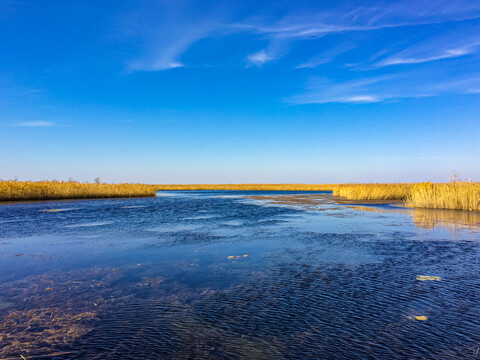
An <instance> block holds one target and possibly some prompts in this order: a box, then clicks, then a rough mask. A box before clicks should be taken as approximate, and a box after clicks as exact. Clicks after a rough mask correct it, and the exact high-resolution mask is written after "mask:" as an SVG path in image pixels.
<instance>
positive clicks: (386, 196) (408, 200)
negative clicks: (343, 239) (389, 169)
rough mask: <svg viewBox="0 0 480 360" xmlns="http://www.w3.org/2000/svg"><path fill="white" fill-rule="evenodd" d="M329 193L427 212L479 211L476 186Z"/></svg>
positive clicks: (356, 188)
mask: <svg viewBox="0 0 480 360" xmlns="http://www.w3.org/2000/svg"><path fill="white" fill-rule="evenodd" d="M333 194H334V195H336V196H342V197H345V198H347V199H352V200H403V201H404V202H405V204H406V205H407V206H410V207H416V208H429V209H451V210H469V211H479V210H480V183H474V182H462V181H452V182H449V183H430V182H427V183H414V184H412V183H407V184H348V185H338V186H337V187H335V188H334V189H333Z"/></svg>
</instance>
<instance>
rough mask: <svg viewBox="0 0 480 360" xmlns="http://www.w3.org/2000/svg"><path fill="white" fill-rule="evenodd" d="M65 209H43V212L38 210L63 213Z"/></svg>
mask: <svg viewBox="0 0 480 360" xmlns="http://www.w3.org/2000/svg"><path fill="white" fill-rule="evenodd" d="M65 210H66V209H45V210H40V211H42V212H60V211H65Z"/></svg>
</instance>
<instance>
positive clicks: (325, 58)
mask: <svg viewBox="0 0 480 360" xmlns="http://www.w3.org/2000/svg"><path fill="white" fill-rule="evenodd" d="M353 48H355V45H354V44H351V43H342V44H340V45H338V46H335V47H333V48H330V49H328V50H325V51H323V52H321V53H320V54H317V55H315V56H314V57H312V58H310V59H309V60H307V61H306V62H304V63H302V64H300V65H297V66H296V68H297V69H304V68H315V67H317V66H320V65H322V64H327V63H329V62H332V61H334V60H335V58H336V57H337V56H339V55H341V54H344V53H346V52H348V51H350V50H352V49H353Z"/></svg>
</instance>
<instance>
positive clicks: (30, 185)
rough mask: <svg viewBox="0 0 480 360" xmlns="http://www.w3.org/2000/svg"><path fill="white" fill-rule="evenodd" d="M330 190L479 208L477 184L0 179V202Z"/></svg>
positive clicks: (371, 197)
mask: <svg viewBox="0 0 480 360" xmlns="http://www.w3.org/2000/svg"><path fill="white" fill-rule="evenodd" d="M161 190H164V191H177V190H239V191H242V190H250V191H333V195H335V196H339V197H344V198H346V199H350V200H402V201H404V202H405V204H406V205H407V206H410V207H416V208H431V209H451V210H470V211H479V210H480V183H475V182H464V181H457V180H456V179H454V180H453V181H451V182H449V183H430V182H427V183H390V184H192V185H146V184H106V183H99V182H98V181H96V182H95V183H81V182H76V181H17V180H4V181H0V201H19V200H58V199H89V198H90V199H91V198H115V197H154V196H155V194H156V192H157V191H161Z"/></svg>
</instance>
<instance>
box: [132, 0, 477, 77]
mask: <svg viewBox="0 0 480 360" xmlns="http://www.w3.org/2000/svg"><path fill="white" fill-rule="evenodd" d="M192 4H194V5H192ZM230 5H231V4H230ZM192 6H193V11H192V9H191V8H192ZM197 6H198V7H201V6H202V5H195V3H193V2H192V3H190V2H188V1H172V2H165V3H163V2H162V4H161V5H159V4H157V5H156V6H153V7H152V6H150V7H149V8H147V9H145V8H142V12H141V13H140V14H134V15H135V16H133V19H134V20H131V21H130V22H127V25H129V26H128V28H129V32H130V37H131V39H133V40H134V41H135V44H136V48H137V50H138V51H137V55H136V56H134V58H133V59H132V60H131V61H129V64H128V67H129V70H131V71H158V70H168V69H173V68H179V67H185V66H190V65H192V66H196V64H192V63H188V61H187V63H186V61H185V60H186V59H185V58H184V57H185V54H186V53H188V51H189V50H190V49H191V48H192V46H194V45H195V44H198V43H199V42H200V41H202V40H204V39H209V38H214V37H217V38H220V37H222V36H224V35H226V34H232V33H241V34H245V35H246V36H249V37H250V40H251V42H252V43H254V42H255V41H258V40H262V41H267V42H269V45H268V46H267V47H266V48H265V49H262V50H258V48H257V50H256V51H253V52H252V50H251V49H250V50H247V49H246V51H245V52H246V54H245V58H244V59H245V60H246V61H247V63H248V65H249V66H257V67H259V66H263V65H265V64H267V63H271V62H275V61H276V60H278V59H279V58H281V57H282V56H284V55H285V54H286V53H288V52H289V51H290V46H289V44H291V43H292V42H294V41H301V40H307V39H318V38H322V37H325V36H328V35H331V34H341V33H349V32H367V31H378V30H381V29H387V28H399V27H405V26H416V25H422V24H439V23H444V22H458V21H464V20H467V19H476V18H480V3H477V2H472V1H468V0H456V1H454V2H452V1H447V0H435V1H417V0H401V1H396V2H392V1H387V0H381V1H378V0H375V1H374V0H368V1H364V2H362V5H361V6H358V5H356V4H354V3H353V2H352V3H350V4H348V5H345V4H337V3H332V4H327V5H325V6H326V7H325V6H324V5H319V6H318V7H317V9H314V8H312V9H310V11H306V10H305V8H303V9H302V10H301V11H295V10H293V11H290V12H288V13H284V14H283V15H281V16H278V17H272V16H271V14H270V12H269V13H265V12H264V13H262V12H259V13H257V14H251V13H250V14H249V13H248V12H245V11H244V10H245V9H242V10H240V8H241V7H238V6H235V7H233V6H227V5H225V6H224V7H219V9H216V8H201V9H199V8H196V7H197ZM278 6H280V5H278ZM319 7H321V9H320V8H319ZM239 14H241V15H239ZM139 18H141V19H142V21H141V22H139V21H138V19H139ZM233 19H235V21H233ZM132 24H133V25H132ZM285 44H287V45H285ZM476 47H477V45H472V46H469V45H468V44H466V45H461V46H454V47H449V48H445V47H440V48H439V49H438V50H437V51H433V50H431V51H430V52H429V53H425V54H424V53H422V52H421V51H418V52H415V51H414V50H415V49H412V50H411V51H405V53H403V52H402V53H397V54H394V55H387V56H386V57H384V58H383V59H382V60H380V61H378V62H377V63H376V64H375V66H376V67H382V66H389V65H395V64H415V63H422V62H429V61H435V60H440V59H447V58H455V57H461V56H465V55H467V54H469V53H471V52H472V51H476V50H474V49H476ZM205 51H208V49H205ZM340 53H341V51H340ZM337 55H338V54H337ZM335 56H336V55H335V54H330V55H329V54H321V53H320V54H319V55H318V56H316V57H313V58H311V59H309V60H307V61H305V62H303V63H301V64H300V65H298V66H297V68H315V67H316V66H318V65H320V64H323V63H326V62H330V61H332V60H334V58H335ZM193 61H194V60H193Z"/></svg>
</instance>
